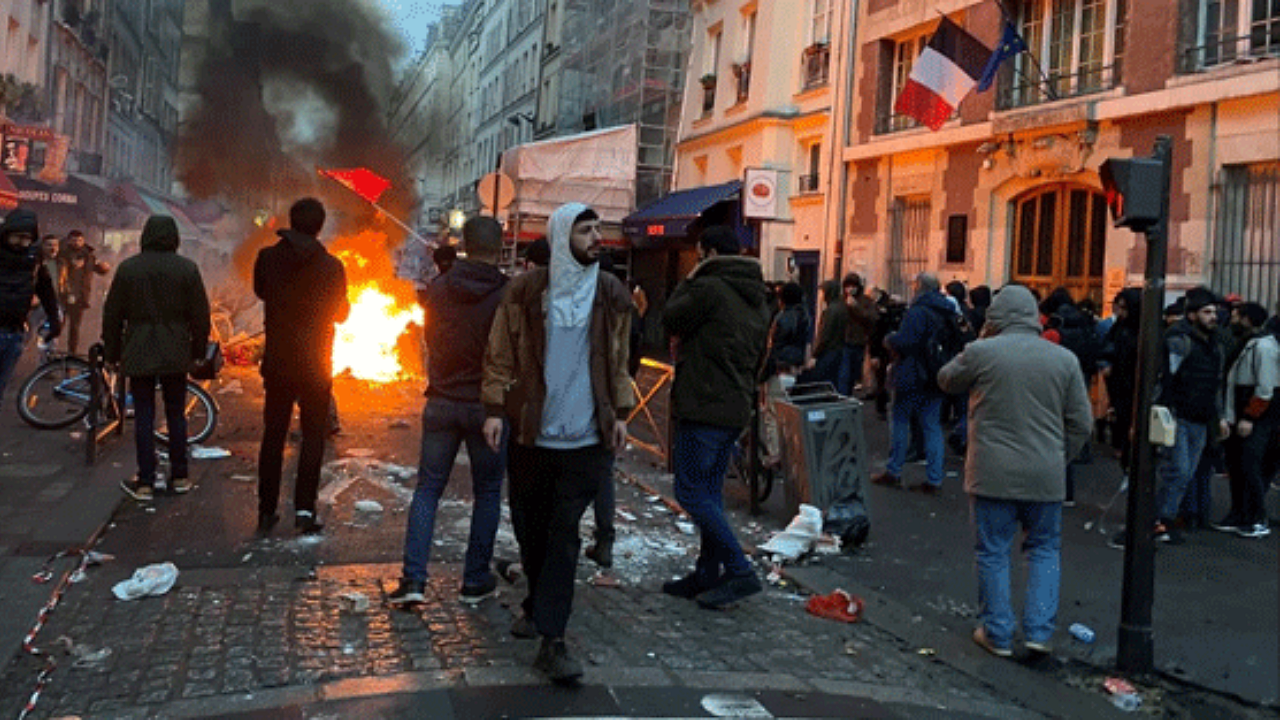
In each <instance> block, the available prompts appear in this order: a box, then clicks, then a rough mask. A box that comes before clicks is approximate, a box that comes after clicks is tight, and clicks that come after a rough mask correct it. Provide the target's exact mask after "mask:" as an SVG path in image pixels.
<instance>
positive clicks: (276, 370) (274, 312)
mask: <svg viewBox="0 0 1280 720" xmlns="http://www.w3.org/2000/svg"><path fill="white" fill-rule="evenodd" d="M277 234H279V235H280V241H279V242H277V243H276V244H275V245H272V246H270V247H266V248H263V249H262V250H261V251H260V252H259V253H258V259H257V261H256V262H255V263H254V265H253V293H254V294H255V295H257V296H258V298H259V299H261V300H262V304H263V315H264V323H263V329H264V330H265V333H266V346H265V347H264V348H263V354H262V377H263V378H268V379H269V378H273V377H275V378H289V379H293V380H308V381H312V382H321V383H328V382H331V377H332V375H333V335H334V327H333V326H334V325H336V324H338V323H341V322H343V321H345V320H346V319H347V315H348V314H349V313H350V312H351V305H350V303H349V302H348V301H347V273H346V270H345V269H344V268H343V267H342V261H341V260H338V259H337V258H336V257H334V256H332V255H330V254H329V251H328V250H325V248H324V246H323V245H321V244H320V241H319V240H317V239H316V238H315V237H314V236H312V235H305V234H303V233H300V232H298V231H296V230H279V231H277Z"/></svg>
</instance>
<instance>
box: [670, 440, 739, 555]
mask: <svg viewBox="0 0 1280 720" xmlns="http://www.w3.org/2000/svg"><path fill="white" fill-rule="evenodd" d="M741 434H742V430H741V429H738V428H727V427H719V426H716V425H703V424H700V423H693V422H688V421H683V420H682V421H680V422H679V423H678V424H677V426H676V436H675V443H674V446H673V448H672V453H673V455H672V457H673V459H674V461H675V487H674V489H675V496H676V502H678V503H680V507H682V508H684V510H685V512H687V513H689V518H690V519H691V520H693V522H694V524H695V525H697V526H698V530H699V531H700V532H701V535H702V547H701V549H700V550H699V551H698V561H697V564H696V566H695V570H696V572H697V573H698V575H699V577H702V578H704V579H710V578H716V577H720V576H721V575H734V576H742V575H748V574H750V573H751V572H752V570H751V563H749V562H748V561H747V556H746V555H745V554H744V553H743V552H742V546H741V545H740V544H739V543H738V539H737V538H736V537H735V536H734V534H733V529H732V528H730V527H729V523H728V522H727V521H726V520H725V517H724V473H725V469H726V468H728V466H729V457H730V455H731V454H732V453H733V448H734V444H735V443H736V442H737V440H738V436H739V435H741Z"/></svg>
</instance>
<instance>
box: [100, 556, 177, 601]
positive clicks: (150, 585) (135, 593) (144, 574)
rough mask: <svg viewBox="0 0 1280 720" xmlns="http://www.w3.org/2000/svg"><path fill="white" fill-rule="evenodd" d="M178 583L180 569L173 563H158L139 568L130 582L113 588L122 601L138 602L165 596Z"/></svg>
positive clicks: (123, 582) (120, 583)
mask: <svg viewBox="0 0 1280 720" xmlns="http://www.w3.org/2000/svg"><path fill="white" fill-rule="evenodd" d="M177 581H178V568H177V566H175V565H174V564H173V563H171V562H163V563H156V564H154V565H147V566H146V567H141V568H138V569H137V570H135V571H134V573H133V576H132V577H130V578H129V579H128V580H121V581H120V582H118V583H116V584H115V585H113V586H112V587H111V592H112V594H114V595H115V596H116V597H117V598H118V599H120V600H137V599H138V598H142V597H147V596H152V597H154V596H159V595H164V594H165V593H167V592H169V591H170V590H171V589H173V584H174V583H176V582H177Z"/></svg>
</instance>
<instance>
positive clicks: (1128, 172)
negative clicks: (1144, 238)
mask: <svg viewBox="0 0 1280 720" xmlns="http://www.w3.org/2000/svg"><path fill="white" fill-rule="evenodd" d="M1163 173H1164V167H1163V165H1161V163H1160V161H1159V160H1157V159H1155V158H1133V159H1131V160H1117V159H1115V158H1112V159H1110V160H1106V161H1104V162H1103V163H1102V167H1101V168H1099V169H1098V174H1099V175H1101V176H1102V189H1103V190H1104V191H1105V192H1106V196H1107V207H1109V208H1111V217H1112V219H1113V220H1114V221H1115V226H1116V227H1127V228H1129V229H1130V230H1133V231H1134V232H1145V231H1146V230H1147V229H1148V228H1150V227H1151V226H1152V225H1155V224H1156V223H1158V222H1160V205H1161V203H1160V195H1161V193H1162V192H1163V191H1164V175H1163Z"/></svg>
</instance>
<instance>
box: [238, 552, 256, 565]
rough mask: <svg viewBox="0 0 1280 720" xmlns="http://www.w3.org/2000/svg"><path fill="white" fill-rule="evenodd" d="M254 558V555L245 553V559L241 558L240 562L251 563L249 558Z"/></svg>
mask: <svg viewBox="0 0 1280 720" xmlns="http://www.w3.org/2000/svg"><path fill="white" fill-rule="evenodd" d="M252 557H253V553H245V554H244V557H242V558H240V562H242V563H247V562H249V558H252Z"/></svg>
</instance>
